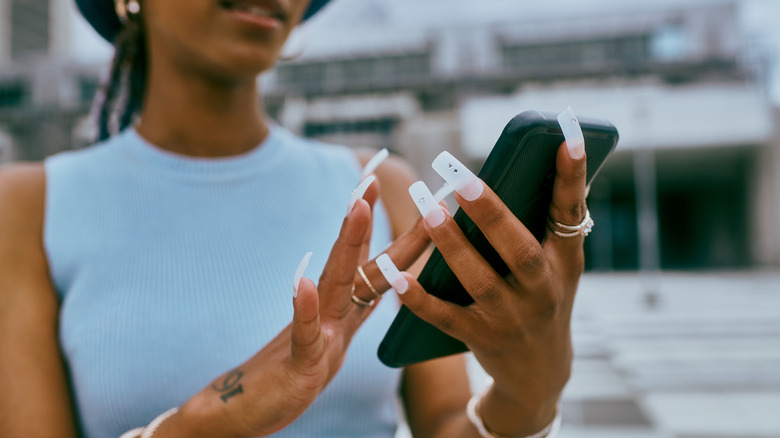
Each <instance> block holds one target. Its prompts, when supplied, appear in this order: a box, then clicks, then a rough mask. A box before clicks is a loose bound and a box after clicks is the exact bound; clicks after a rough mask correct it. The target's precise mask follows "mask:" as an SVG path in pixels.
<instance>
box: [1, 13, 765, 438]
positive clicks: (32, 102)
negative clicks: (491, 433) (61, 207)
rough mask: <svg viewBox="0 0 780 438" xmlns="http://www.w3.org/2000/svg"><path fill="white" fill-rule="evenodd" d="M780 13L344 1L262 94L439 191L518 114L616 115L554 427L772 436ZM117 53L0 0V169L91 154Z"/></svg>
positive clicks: (299, 36) (301, 32)
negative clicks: (570, 371) (451, 158)
mask: <svg viewBox="0 0 780 438" xmlns="http://www.w3.org/2000/svg"><path fill="white" fill-rule="evenodd" d="M778 22H780V1H778V0H632V1H620V0H590V1H575V0H547V1H545V2H530V1H526V0H393V1H387V0H384V1H382V0H336V1H335V2H334V3H333V4H332V5H330V6H328V7H327V8H326V9H325V11H324V12H323V13H321V14H319V15H318V16H317V17H315V18H314V19H313V20H312V21H311V22H310V23H308V24H307V25H305V26H303V27H301V28H299V29H298V30H297V31H296V32H295V34H294V35H293V37H292V38H291V40H290V43H289V44H288V47H287V48H286V49H285V52H286V56H285V57H286V58H289V60H287V61H282V62H280V63H279V65H278V66H277V68H276V69H275V70H274V71H271V72H269V73H268V74H266V75H264V76H263V77H262V78H260V82H261V89H262V97H259V99H262V100H263V103H264V104H265V106H266V108H267V109H268V111H269V114H270V115H271V117H273V118H274V119H276V120H277V121H278V122H279V123H280V124H282V125H283V126H285V127H287V128H288V129H290V130H292V131H294V132H297V133H299V134H301V135H305V136H308V137H312V138H317V139H321V140H324V141H329V142H336V143H342V144H346V145H349V146H355V147H372V148H382V147H386V148H388V149H390V150H391V151H392V152H394V153H397V154H400V155H402V156H404V157H406V158H407V159H408V160H409V161H410V162H411V163H412V164H413V165H414V166H416V167H417V170H418V172H419V174H420V175H421V177H422V178H423V179H425V180H426V181H427V182H428V183H429V184H430V185H431V186H432V187H438V185H439V184H440V183H439V182H437V181H436V178H434V174H433V172H432V170H431V169H430V168H429V167H428V163H430V162H431V161H432V159H433V157H435V156H436V155H437V154H438V153H439V152H440V151H442V150H445V149H446V150H449V151H451V152H452V153H453V154H455V155H456V156H459V157H461V158H463V160H464V161H466V162H468V163H470V164H471V166H472V168H474V169H478V168H479V166H480V164H481V162H482V161H483V160H484V158H485V157H486V156H487V154H488V153H489V151H490V148H491V147H492V145H493V143H494V142H495V140H496V138H497V137H498V134H499V133H500V131H501V129H502V128H503V126H504V124H505V123H506V122H507V121H508V120H509V119H510V118H511V117H512V116H514V115H515V114H517V113H519V112H521V111H524V110H531V109H534V110H542V111H554V112H559V111H561V110H563V109H565V108H566V107H567V106H568V105H571V106H572V107H573V108H574V110H575V111H576V112H577V113H578V114H579V115H580V116H588V117H597V118H603V119H607V120H609V121H611V122H612V123H613V124H615V126H616V127H617V128H618V130H619V131H620V134H621V140H620V143H619V145H618V148H617V150H616V151H615V153H614V154H613V156H612V157H611V158H610V159H609V160H608V162H607V163H606V164H605V166H604V167H603V168H602V170H601V172H600V174H599V176H598V178H597V179H596V181H595V182H594V183H593V186H592V189H591V191H590V196H589V198H588V203H589V207H590V210H591V213H592V215H593V217H594V219H595V220H596V227H595V229H594V231H593V233H592V234H591V235H590V236H589V237H588V239H587V240H586V256H587V272H586V275H585V276H584V277H583V280H582V284H581V290H580V292H579V295H578V302H577V305H576V308H575V315H574V322H573V328H574V338H575V353H576V359H575V367H574V376H573V378H572V381H571V383H570V385H569V386H568V388H567V390H566V393H565V394H564V400H563V406H564V416H565V423H566V425H565V427H564V430H563V431H562V433H561V436H562V437H564V438H565V437H591V436H593V437H597V436H598V437H613V436H614V437H675V438H683V437H684V438H703V437H715V438H720V437H755V438H758V437H761V438H763V437H780V129H778V126H780V125H779V124H778V121H780V111H778V105H780V26H778V25H777V23H778ZM111 53H112V50H111V47H110V46H109V45H108V44H107V43H105V42H103V41H102V40H100V39H99V37H97V35H96V34H95V33H94V32H93V31H92V30H91V28H89V27H88V25H87V24H86V23H85V22H84V21H83V19H81V17H79V16H78V14H77V13H76V12H75V9H74V5H73V4H72V2H71V1H70V0H59V1H57V0H0V163H4V162H12V161H20V160H40V159H42V158H44V157H46V156H48V155H50V154H53V153H56V152H58V151H61V150H67V149H74V148H81V147H85V146H87V145H88V144H90V143H91V141H92V139H93V138H94V136H95V135H94V122H93V120H92V119H91V118H90V117H89V113H90V108H91V104H92V99H93V96H94V94H95V93H96V91H97V90H98V89H99V87H100V83H101V79H102V78H103V77H104V76H105V74H106V70H107V63H108V61H109V59H110V56H111ZM474 375H475V385H476V386H479V384H480V381H481V378H480V372H479V370H478V369H475V370H474Z"/></svg>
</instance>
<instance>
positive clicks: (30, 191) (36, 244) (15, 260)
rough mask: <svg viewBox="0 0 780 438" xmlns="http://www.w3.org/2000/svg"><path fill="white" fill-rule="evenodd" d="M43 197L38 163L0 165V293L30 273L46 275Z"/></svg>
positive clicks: (5, 293)
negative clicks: (0, 166)
mask: <svg viewBox="0 0 780 438" xmlns="http://www.w3.org/2000/svg"><path fill="white" fill-rule="evenodd" d="M45 198H46V177H45V173H44V169H43V165H42V164H14V165H11V166H6V167H3V168H0V288H2V289H0V293H2V295H3V296H8V294H9V293H11V292H12V291H17V290H20V289H22V288H20V287H19V285H20V283H22V282H24V281H23V279H25V278H27V277H28V276H30V275H31V274H33V273H34V274H35V275H36V276H45V275H46V274H47V271H48V270H47V268H46V262H45V257H44V252H43V214H44V204H45ZM38 281H42V279H38V280H37V281H36V283H37V282H38ZM25 283H26V282H25Z"/></svg>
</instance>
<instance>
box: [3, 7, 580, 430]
mask: <svg viewBox="0 0 780 438" xmlns="http://www.w3.org/2000/svg"><path fill="white" fill-rule="evenodd" d="M322 4H324V2H322V1H315V2H314V3H313V4H311V5H309V0H165V1H152V0H146V1H142V2H139V1H138V0H119V1H117V2H114V1H112V0H79V5H80V8H81V10H82V11H83V12H84V14H85V16H86V17H87V19H88V20H89V21H90V22H91V23H92V25H93V26H94V27H95V28H96V29H97V30H98V31H99V32H100V33H101V34H102V35H103V36H105V37H107V38H108V39H110V40H114V41H115V44H116V47H117V53H116V58H115V60H114V65H113V69H112V74H111V86H109V87H108V89H107V90H106V92H105V96H104V98H103V103H102V110H101V111H100V115H101V117H100V132H101V139H102V140H105V141H103V142H102V143H100V144H98V145H96V146H94V147H91V148H87V149H85V150H82V151H77V152H68V153H64V154H59V155H57V156H54V157H51V158H49V159H48V160H47V161H46V163H45V164H43V165H41V164H24V165H22V164H19V165H15V166H12V167H10V168H7V169H3V170H2V172H1V173H0V211H2V212H3V214H2V215H0V266H1V268H0V269H2V274H0V340H1V342H0V357H2V359H0V376H2V377H0V379H2V380H1V381H0V382H2V387H3V388H4V389H5V396H4V397H2V399H1V400H2V401H0V412H1V413H2V415H0V430H3V435H4V436H7V437H17V436H18V437H31V436H35V437H44V436H57V437H72V436H78V435H82V436H86V437H114V436H119V435H120V434H123V433H125V432H126V436H143V437H149V436H154V437H179V436H181V437H199V436H204V437H250V436H265V435H269V434H273V433H278V434H279V435H278V436H297V437H300V436H332V437H347V436H354V437H366V436H376V437H391V436H393V434H394V431H395V425H396V423H397V413H396V412H395V395H396V394H397V393H399V392H400V395H401V398H402V402H403V407H404V409H405V412H406V415H407V420H408V422H409V425H410V428H411V430H412V433H413V434H414V436H416V437H437V436H438V437H458V436H460V437H479V436H509V437H525V436H535V437H541V436H551V435H550V434H551V433H553V434H554V430H553V431H552V432H551V429H554V427H553V426H555V422H554V419H555V418H556V417H557V415H558V414H559V412H558V408H557V403H558V400H559V397H560V394H561V391H562V389H563V387H564V385H565V383H566V381H567V379H568V377H569V373H570V366H571V360H572V352H571V338H570V332H569V322H570V316H571V310H572V305H573V300H574V294H575V291H576V289H577V283H578V280H579V277H580V275H581V272H582V269H583V253H582V239H583V237H582V235H583V234H584V233H574V234H576V236H573V237H564V236H566V235H567V234H566V233H558V234H556V233H555V232H553V231H552V230H551V231H550V233H548V236H547V237H546V239H545V242H544V244H543V245H539V244H538V243H537V242H536V241H535V239H534V238H533V236H531V235H530V233H529V232H528V231H527V230H526V229H525V228H524V227H523V225H522V224H521V223H520V222H518V221H517V220H516V219H515V218H514V216H512V215H511V213H509V212H508V211H507V210H506V208H505V206H504V205H503V204H502V203H501V202H500V201H499V200H498V199H497V197H496V196H495V194H493V193H492V191H491V190H490V189H488V188H487V187H486V186H483V183H482V182H481V181H479V180H478V179H476V177H473V174H469V173H467V172H466V169H465V168H463V170H464V172H466V175H467V177H466V179H465V180H462V181H460V182H453V184H454V187H455V188H456V191H457V197H456V199H457V201H458V202H459V204H460V205H461V207H462V208H463V209H464V210H465V211H466V213H468V214H469V215H470V216H471V217H472V219H473V220H474V221H475V223H476V224H478V226H480V228H481V229H482V230H483V231H484V232H485V234H486V235H487V236H488V237H489V239H490V240H491V242H492V243H493V245H494V246H495V247H496V249H497V250H498V251H499V253H500V254H501V255H502V257H503V258H504V260H505V261H506V262H507V264H508V266H510V268H511V272H512V275H510V277H508V278H500V277H498V276H497V275H496V274H495V272H493V271H492V270H491V269H490V267H489V266H488V265H487V264H486V263H485V262H484V260H482V259H481V258H480V256H479V255H478V254H477V253H476V252H475V251H474V250H473V248H472V247H470V245H469V244H468V243H466V242H465V241H464V238H463V235H462V234H461V233H460V231H459V229H458V228H457V226H456V225H455V224H454V222H453V221H452V218H451V217H450V216H449V214H448V213H447V212H446V210H445V209H442V208H440V207H439V206H437V205H434V206H433V207H432V206H431V202H430V194H429V193H426V190H427V189H424V188H423V189H422V194H421V195H420V196H423V195H424V196H425V197H427V198H428V204H427V207H426V208H423V209H422V211H423V213H424V218H423V219H420V220H417V219H416V217H417V216H418V215H417V213H416V212H415V210H414V207H413V205H414V203H412V202H411V201H410V200H409V198H408V195H407V194H406V191H407V188H408V187H409V186H410V184H411V183H412V182H413V178H412V177H411V173H410V172H409V171H408V170H407V168H406V167H405V166H404V165H403V164H402V163H400V162H398V161H397V160H395V161H394V160H389V161H388V162H386V163H385V164H383V165H382V166H381V167H380V168H379V169H378V170H377V172H376V179H377V180H378V183H375V182H374V176H369V177H367V178H364V179H362V181H361V175H360V165H359V164H358V160H356V159H355V156H354V155H352V153H351V152H349V151H348V150H347V149H345V148H339V147H333V146H326V145H322V144H318V143H314V142H309V141H306V140H303V139H300V138H296V137H294V136H293V135H291V134H290V133H288V132H286V131H284V130H283V129H282V128H280V127H278V126H275V125H273V124H272V123H271V122H270V121H269V120H268V119H267V117H266V116H265V114H264V113H263V111H262V108H259V107H258V106H257V89H256V77H257V75H258V74H260V73H261V72H263V71H266V70H268V69H269V68H271V67H272V66H273V65H274V63H275V62H276V60H277V58H278V57H279V53H280V50H281V47H282V45H283V44H284V42H285V40H286V39H287V37H288V35H289V33H290V31H291V30H292V29H293V28H294V27H295V26H296V25H297V24H298V23H299V22H300V21H301V20H302V18H303V17H304V16H306V17H308V16H310V15H311V14H313V13H314V12H316V10H317V9H319V8H320V7H321V6H322ZM115 7H116V10H117V14H119V15H118V16H117V15H114V12H113V10H114V8H115ZM109 12H110V13H109ZM118 17H121V24H120V18H118ZM117 32H118V34H117ZM112 126H114V127H116V128H118V129H112ZM115 131H121V132H118V133H116V134H114V135H109V134H111V133H113V132H115ZM575 134H576V132H575ZM366 158H367V157H363V156H361V157H358V159H359V160H360V162H362V163H365V162H366ZM557 168H558V174H557V176H556V180H555V186H554V190H555V192H554V197H553V198H554V199H553V202H552V205H551V207H550V216H551V218H554V219H555V221H560V223H563V224H579V223H581V222H582V221H583V217H585V211H586V208H585V203H584V198H585V182H584V175H585V157H584V147H583V144H582V141H581V137H580V138H575V137H571V136H567V142H566V143H564V145H562V146H561V148H560V150H559V153H558V156H557ZM358 183H359V184H358ZM356 185H357V186H358V190H356V192H355V193H354V194H353V195H352V196H351V197H350V193H349V192H350V190H351V189H352V188H353V187H355V186H356ZM380 187H381V189H380ZM418 189H419V186H418ZM379 197H381V201H382V203H381V204H380V203H376V204H375V202H376V201H377V199H378V198H379ZM363 198H364V199H363ZM434 204H435V203H434ZM382 205H384V206H385V207H386V209H385V208H383V207H382ZM345 206H346V207H348V209H347V213H346V217H345V215H344V207H345ZM372 222H373V223H374V226H373V227H372V226H371V224H372ZM407 229H408V230H409V231H407V232H406V233H405V234H404V231H406V230H407ZM429 239H430V240H432V241H433V242H434V243H435V244H436V246H437V247H438V248H439V249H440V250H441V252H442V254H443V255H444V256H445V258H446V259H447V261H448V263H449V264H450V266H451V267H452V268H453V270H454V271H455V272H456V274H457V275H458V276H459V277H460V279H461V281H462V282H463V284H464V285H465V286H466V288H467V290H468V291H469V293H470V294H471V295H472V296H473V297H474V299H475V301H476V302H475V303H474V304H473V305H471V306H469V307H468V308H460V307H456V306H453V305H449V304H448V303H445V302H442V301H440V300H438V299H436V298H434V297H432V296H429V295H427V294H426V293H425V291H424V290H422V288H421V287H420V285H419V284H418V283H417V282H416V281H415V280H414V276H412V275H410V274H408V273H403V274H401V273H393V272H394V271H393V269H391V268H392V267H391V266H389V264H390V263H392V262H394V263H395V265H397V266H398V267H399V268H400V269H409V268H410V267H411V266H412V264H413V263H414V262H415V260H417V259H418V257H419V256H420V254H422V253H423V252H424V250H425V248H426V247H427V245H428V242H429ZM393 240H394V243H392V244H391V245H390V246H389V247H387V249H386V250H385V254H387V256H389V257H383V258H382V259H381V260H382V262H383V269H384V271H386V272H387V273H390V274H388V276H387V278H385V277H384V276H383V275H382V273H381V272H380V269H379V268H378V267H377V264H376V263H375V262H374V261H373V260H372V261H369V260H368V254H369V246H370V245H371V244H373V247H374V248H383V247H385V245H386V244H387V243H388V242H390V241H393ZM334 242H335V243H334ZM309 250H311V251H313V252H314V256H312V257H311V263H310V266H309V268H308V271H309V272H310V273H311V272H321V276H320V277H319V282H318V283H317V284H315V283H314V282H313V281H311V280H309V279H307V278H302V279H300V280H299V278H300V272H301V271H302V270H303V269H304V268H306V266H305V264H306V263H302V264H301V265H300V266H299V270H298V272H297V273H296V275H295V278H294V280H293V287H292V290H293V298H292V306H290V302H289V300H290V298H289V290H290V286H289V282H290V278H291V276H292V274H293V271H294V270H295V266H296V265H297V264H298V260H299V259H300V257H301V255H303V254H304V253H306V252H307V251H309ZM328 253H329V256H326V254H328ZM388 259H389V260H388ZM305 261H308V256H307V257H306V258H305ZM418 262H419V260H418ZM358 268H360V269H358ZM391 284H392V286H393V288H394V289H395V290H396V291H397V292H398V294H397V296H398V297H399V298H400V301H401V302H403V303H404V304H406V305H407V306H408V307H409V308H410V309H411V310H412V311H414V312H415V313H416V314H417V315H419V316H420V317H422V318H423V319H425V320H427V321H429V322H431V323H432V324H434V325H436V326H437V327H439V328H441V329H442V330H443V331H445V332H447V333H448V334H451V335H453V336H455V337H457V338H459V339H461V340H463V341H464V342H465V343H466V344H467V345H468V346H469V347H470V349H471V350H472V351H473V352H474V354H475V356H476V358H477V359H478V360H479V362H480V364H481V365H482V366H483V367H484V369H485V370H486V371H487V372H488V373H489V374H490V375H491V376H492V377H493V378H494V381H495V383H494V384H493V385H492V386H491V387H490V388H489V390H488V391H487V392H486V393H484V394H482V395H479V396H477V397H476V398H473V399H472V400H473V401H472V402H471V403H469V410H468V411H469V412H468V413H467V409H466V407H467V401H469V397H470V391H469V385H468V379H467V374H466V369H465V365H464V360H463V358H462V357H458V356H455V357H447V358H443V359H438V360H433V361H429V362H425V363H421V364H417V365H414V366H411V367H408V368H407V369H405V370H403V371H402V372H401V371H396V370H391V369H388V368H386V367H383V366H382V365H380V364H379V363H378V362H377V360H376V358H375V353H374V352H375V348H376V346H377V344H378V342H379V340H380V339H381V336H382V334H383V333H384V331H385V329H386V327H387V326H388V324H389V322H390V320H391V319H392V317H393V315H394V313H395V311H396V309H397V306H398V304H397V302H395V300H394V299H392V297H386V298H385V299H382V300H381V301H380V300H378V299H376V300H375V299H373V298H374V296H373V292H372V291H371V288H373V289H376V290H379V291H382V290H385V289H388V288H389V287H390V285H391ZM290 321H292V322H290ZM348 347H349V348H348ZM558 418H559V417H558Z"/></svg>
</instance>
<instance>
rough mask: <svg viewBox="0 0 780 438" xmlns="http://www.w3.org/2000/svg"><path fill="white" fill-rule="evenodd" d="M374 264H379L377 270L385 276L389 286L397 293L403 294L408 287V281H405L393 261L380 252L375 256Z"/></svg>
mask: <svg viewBox="0 0 780 438" xmlns="http://www.w3.org/2000/svg"><path fill="white" fill-rule="evenodd" d="M376 265H377V266H379V272H381V273H382V275H383V276H384V277H385V280H387V282H388V283H390V286H392V287H393V289H395V291H396V292H397V293H398V294H401V295H403V294H404V292H406V290H407V289H409V282H408V281H406V278H404V276H403V275H401V272H400V271H399V270H398V268H397V267H396V266H395V263H393V260H392V259H391V258H390V256H389V255H387V254H382V255H380V256H379V257H377V258H376Z"/></svg>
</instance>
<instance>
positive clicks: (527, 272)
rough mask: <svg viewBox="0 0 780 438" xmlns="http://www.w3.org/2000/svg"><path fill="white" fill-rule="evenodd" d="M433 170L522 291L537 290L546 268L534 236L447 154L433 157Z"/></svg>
mask: <svg viewBox="0 0 780 438" xmlns="http://www.w3.org/2000/svg"><path fill="white" fill-rule="evenodd" d="M433 168H434V170H435V171H436V172H437V173H438V174H439V175H440V176H442V177H443V178H444V179H445V180H446V181H447V183H448V184H450V185H451V186H453V187H454V188H455V192H456V200H457V201H458V204H460V206H461V208H462V209H463V211H464V212H465V213H466V214H467V215H468V216H469V217H470V218H471V219H472V220H473V221H474V224H476V225H477V227H479V229H480V231H482V233H483V234H484V235H485V237H486V238H487V240H488V242H490V245H491V246H492V247H493V248H494V249H495V250H496V252H498V254H499V255H500V256H501V259H502V260H503V261H504V262H505V263H506V265H507V266H508V267H509V270H510V271H511V273H512V274H513V275H514V276H515V278H517V280H518V281H519V282H520V284H522V285H524V286H525V287H524V289H526V290H534V289H536V286H537V282H538V281H539V279H540V278H543V277H544V275H543V274H544V273H545V271H546V270H547V269H548V268H549V266H548V264H547V261H546V259H545V257H544V253H543V251H542V247H541V245H540V244H539V242H538V241H537V240H536V238H535V237H534V235H533V234H531V232H530V231H529V230H528V229H527V228H526V227H525V225H523V223H522V222H520V220H519V219H517V217H516V216H515V215H514V214H513V213H512V211H511V210H509V208H508V207H507V206H506V204H504V202H503V201H502V200H501V199H500V198H499V197H498V195H496V194H495V192H493V190H491V189H490V187H488V186H487V185H486V184H485V183H484V182H482V180H480V179H479V178H478V177H477V176H476V175H474V173H473V172H471V171H470V170H469V169H468V168H467V167H466V166H465V165H463V163H461V162H460V161H458V160H457V159H456V158H455V157H453V156H452V155H451V154H449V153H448V152H442V153H441V154H440V155H439V156H438V157H436V159H435V160H434V161H433ZM434 241H436V240H435V239H434Z"/></svg>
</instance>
